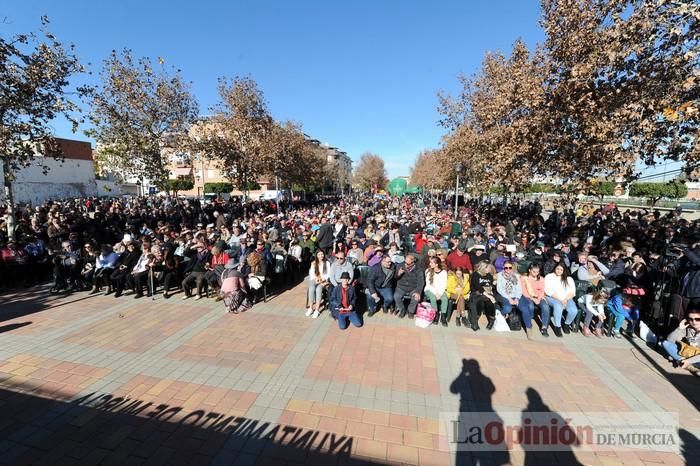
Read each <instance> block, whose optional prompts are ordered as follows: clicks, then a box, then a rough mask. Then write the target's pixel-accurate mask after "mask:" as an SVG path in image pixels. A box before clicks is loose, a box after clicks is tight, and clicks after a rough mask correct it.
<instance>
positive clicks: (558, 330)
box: [554, 327, 563, 338]
mask: <svg viewBox="0 0 700 466" xmlns="http://www.w3.org/2000/svg"><path fill="white" fill-rule="evenodd" d="M554 334H555V335H556V336H557V337H558V338H561V337H562V336H563V335H562V334H561V327H554Z"/></svg>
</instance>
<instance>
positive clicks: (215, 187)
mask: <svg viewBox="0 0 700 466" xmlns="http://www.w3.org/2000/svg"><path fill="white" fill-rule="evenodd" d="M231 191H233V185H232V184H231V183H226V182H222V183H204V192H205V193H214V194H223V193H230V192H231Z"/></svg>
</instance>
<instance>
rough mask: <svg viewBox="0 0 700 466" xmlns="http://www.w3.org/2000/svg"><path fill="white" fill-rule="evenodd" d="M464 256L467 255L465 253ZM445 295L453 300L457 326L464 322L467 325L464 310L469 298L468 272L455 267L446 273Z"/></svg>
mask: <svg viewBox="0 0 700 466" xmlns="http://www.w3.org/2000/svg"><path fill="white" fill-rule="evenodd" d="M464 257H468V256H467V255H466V254H465V255H464ZM446 292H447V296H448V297H449V299H451V300H452V301H454V306H455V308H456V310H457V312H456V317H455V324H457V327H459V326H461V325H462V324H464V326H465V327H467V326H468V323H467V315H466V312H465V309H466V302H467V299H468V298H469V274H468V273H466V272H465V271H464V269H463V268H461V267H457V268H456V269H454V270H451V271H450V272H448V274H447V289H446Z"/></svg>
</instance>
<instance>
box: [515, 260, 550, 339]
mask: <svg viewBox="0 0 700 466" xmlns="http://www.w3.org/2000/svg"><path fill="white" fill-rule="evenodd" d="M540 269H541V267H540V264H539V263H538V262H533V263H531V264H530V265H529V267H528V269H527V274H526V275H521V276H520V290H521V291H522V293H523V294H522V296H521V297H520V301H519V302H518V309H519V310H520V314H521V315H522V321H523V326H524V327H525V332H527V333H529V331H530V329H531V328H532V318H533V317H534V315H535V306H537V307H539V308H540V318H541V322H542V328H541V329H540V333H541V334H542V336H543V337H545V338H546V337H548V336H549V332H548V331H547V328H548V327H549V313H550V308H549V303H548V302H547V296H546V295H545V293H544V278H542V275H540Z"/></svg>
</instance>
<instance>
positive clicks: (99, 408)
mask: <svg viewBox="0 0 700 466" xmlns="http://www.w3.org/2000/svg"><path fill="white" fill-rule="evenodd" d="M305 292H306V290H305V288H304V287H303V286H298V287H296V288H294V289H292V290H290V291H287V292H285V293H284V294H282V295H279V296H276V297H273V298H272V299H271V300H269V301H268V302H267V303H261V304H259V305H256V306H255V307H254V309H253V310H251V311H250V312H247V313H245V314H241V315H232V314H226V313H225V312H224V308H223V305H222V304H221V303H215V302H214V301H213V300H201V301H193V300H188V301H182V300H181V299H180V296H181V295H180V294H177V295H175V296H174V297H173V298H171V299H170V300H165V299H163V298H162V297H161V296H159V297H158V298H157V299H155V300H151V299H149V298H142V299H140V300H134V299H132V298H131V297H130V296H124V297H122V298H120V299H115V298H113V297H112V296H102V295H92V296H91V295H89V294H87V293H76V294H72V295H66V296H60V297H52V296H49V295H48V293H47V291H46V288H33V289H30V290H26V291H21V292H16V293H10V294H4V295H2V296H0V409H2V416H0V433H1V437H0V464H60V465H63V464H86V465H96V464H114V465H132V464H133V465H136V464H149V465H150V464H164V465H170V464H183V465H196V464H236V465H246V464H251V465H252V464H261V465H263V464H319V465H332V464H340V465H347V464H367V463H375V464H420V465H449V464H454V463H457V464H504V463H512V464H524V463H526V462H527V464H542V465H550V464H561V465H564V464H574V463H575V462H579V463H581V464H591V465H622V464H624V465H632V464H635V465H636V464H654V465H657V464H688V463H691V464H692V463H694V464H698V458H700V448H699V447H698V443H699V441H698V438H699V437H700V414H699V411H698V406H699V404H700V403H698V402H699V401H700V396H699V395H698V392H699V390H698V389H699V387H700V379H699V378H697V377H693V376H690V375H686V374H685V373H684V372H683V371H681V370H678V369H673V368H672V367H671V366H670V365H669V364H668V363H666V361H665V360H664V358H663V357H661V356H660V355H658V354H656V353H654V352H653V351H651V350H649V349H647V348H646V347H644V345H643V344H642V343H641V342H640V341H639V340H633V341H629V340H626V339H625V340H614V339H603V340H600V339H595V338H593V337H592V338H585V337H583V336H582V335H580V334H579V335H571V336H567V337H565V338H563V339H557V338H555V337H553V336H552V337H550V338H549V339H547V340H545V339H544V338H543V337H541V336H540V335H539V334H537V335H535V336H534V337H533V338H532V340H530V341H528V340H527V339H526V338H525V334H524V333H517V334H516V333H506V334H501V333H495V332H488V331H483V330H482V331H480V332H478V333H476V334H475V333H474V332H472V331H471V330H467V329H465V328H457V327H454V326H453V325H451V326H450V327H449V328H447V329H445V328H443V327H441V326H431V327H429V328H427V329H419V328H416V327H415V326H414V323H413V321H411V320H409V319H404V320H400V319H398V318H396V317H392V316H386V315H377V316H375V317H373V318H371V319H366V321H365V326H364V327H363V328H361V329H357V328H353V327H351V328H349V329H348V330H346V331H340V330H339V329H338V328H337V324H336V323H335V322H334V321H333V320H332V319H330V318H328V316H327V315H325V314H323V315H321V317H320V318H318V319H316V320H313V319H310V318H307V317H304V312H303V307H304V300H305ZM533 399H535V400H538V401H537V402H538V403H540V405H539V407H545V408H546V409H547V410H549V411H552V412H553V413H558V414H563V413H581V412H583V413H591V412H597V413H600V412H609V413H610V415H611V417H612V416H615V415H616V414H619V413H624V412H634V411H649V412H661V411H670V412H678V413H679V422H680V429H679V432H678V434H679V437H680V440H681V454H680V455H676V454H674V453H661V452H653V451H648V450H618V451H596V452H591V451H584V450H581V449H577V448H574V449H573V452H572V451H563V452H558V453H549V454H546V453H532V452H530V453H528V452H524V451H522V450H518V449H515V450H513V451H510V452H506V453H476V452H469V451H461V452H458V453H455V452H452V451H451V448H450V445H449V444H448V437H447V436H446V430H445V429H442V428H441V423H440V417H439V415H440V412H455V411H459V410H462V411H475V412H476V411H493V412H496V413H499V414H500V413H506V412H518V413H519V412H521V411H522V410H523V409H525V408H526V407H528V406H530V407H532V403H533ZM693 458H694V460H693Z"/></svg>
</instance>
